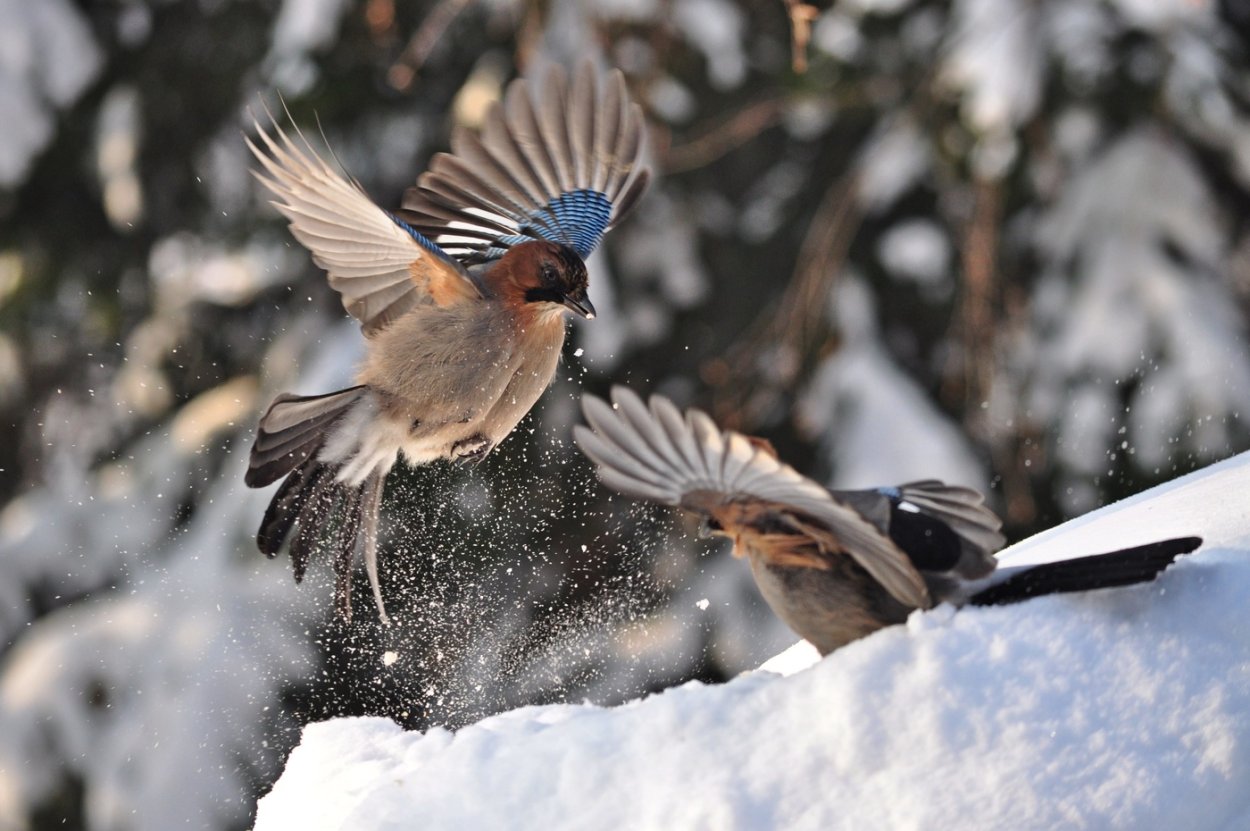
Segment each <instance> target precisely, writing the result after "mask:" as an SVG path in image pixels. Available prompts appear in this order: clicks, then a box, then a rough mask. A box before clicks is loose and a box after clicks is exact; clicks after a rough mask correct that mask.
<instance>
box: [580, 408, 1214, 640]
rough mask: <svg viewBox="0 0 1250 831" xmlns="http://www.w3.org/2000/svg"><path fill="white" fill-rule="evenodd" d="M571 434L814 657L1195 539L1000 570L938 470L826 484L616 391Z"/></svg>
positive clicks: (1098, 577)
mask: <svg viewBox="0 0 1250 831" xmlns="http://www.w3.org/2000/svg"><path fill="white" fill-rule="evenodd" d="M582 409H583V411H584V412H585V415H586V420H587V422H588V423H589V424H590V426H591V427H592V428H594V430H593V432H592V431H591V430H590V429H587V428H586V427H584V426H582V425H577V426H576V427H575V428H574V434H575V436H576V438H577V444H578V446H579V447H580V448H581V449H582V451H583V452H584V453H585V454H586V455H587V456H589V457H590V459H591V460H592V461H594V462H595V463H597V465H598V470H599V478H600V479H601V480H603V483H604V484H605V485H607V486H609V487H611V488H613V489H615V490H619V491H621V492H623V493H627V494H630V495H632V496H635V497H638V498H641V499H647V500H651V501H654V502H662V503H665V504H668V505H677V506H680V507H682V508H685V509H686V510H689V511H694V512H696V513H698V514H701V515H702V516H703V517H704V520H705V523H706V528H707V530H709V531H711V532H712V533H714V534H717V535H720V536H725V537H729V538H730V539H732V540H733V543H734V549H733V552H734V555H735V556H737V557H745V558H746V560H747V561H748V562H749V563H750V565H751V573H752V575H753V576H754V577H755V582H756V584H757V585H758V586H759V589H760V594H762V595H763V597H764V600H765V601H766V602H767V603H768V605H769V606H770V607H772V609H773V611H774V612H775V613H776V614H777V616H778V617H780V618H781V619H782V620H783V621H784V622H785V623H786V625H787V626H789V627H790V628H791V629H793V630H794V631H795V632H796V633H798V635H799V636H800V637H803V638H805V639H807V640H808V641H810V642H811V643H812V645H813V646H815V647H816V649H817V650H818V651H819V652H820V654H821V655H828V654H829V653H830V652H832V651H834V650H835V649H838V648H839V647H841V646H844V645H845V644H847V643H850V642H851V641H854V640H856V639H858V638H862V637H864V636H865V635H869V634H871V633H872V632H875V631H876V630H878V629H881V628H883V627H886V626H891V625H893V624H896V623H902V622H903V621H905V620H906V619H907V616H908V615H909V614H911V612H912V611H913V610H915V609H929V608H931V607H933V606H934V605H936V604H937V603H941V602H947V603H953V604H955V605H957V606H958V605H964V604H966V603H971V604H974V605H988V604H1001V603H1012V602H1016V601H1020V600H1024V599H1027V598H1029V597H1033V596H1036V595H1040V594H1051V593H1055V592H1064V591H1084V590H1088V589H1096V588H1105V587H1110V586H1121V585H1128V584H1130V583H1137V582H1142V581H1146V580H1150V579H1153V578H1154V576H1155V575H1156V574H1158V573H1159V572H1160V571H1162V570H1163V569H1164V568H1166V567H1167V565H1168V564H1169V563H1171V562H1172V561H1173V560H1174V559H1176V557H1177V556H1179V555H1180V554H1184V553H1188V552H1189V551H1192V550H1194V549H1195V548H1197V547H1198V545H1199V544H1201V540H1200V539H1198V538H1196V537H1185V538H1180V539H1174V540H1165V541H1162V542H1158V543H1152V544H1150V545H1145V546H1139V547H1137V548H1131V549H1124V550H1122V551H1116V552H1111V553H1108V554H1097V555H1093V556H1088V557H1081V558H1077V559H1071V560H1063V561H1060V562H1057V563H1048V564H1044V565H1037V566H1032V567H1029V566H1023V567H1017V568H1002V569H996V565H997V561H996V560H995V558H994V552H995V551H997V550H998V549H999V548H1000V547H1001V546H1002V545H1003V542H1004V538H1003V536H1002V534H1000V533H999V528H1000V526H1001V524H1002V523H1001V522H1000V520H999V519H998V517H997V516H995V515H994V513H993V512H992V511H991V510H990V509H989V508H987V507H986V506H985V505H984V504H983V502H984V500H983V498H982V496H981V494H980V493H978V492H976V491H974V490H972V489H970V488H964V487H956V486H951V485H946V484H944V483H942V482H938V481H936V480H927V481H923V482H912V483H909V484H906V485H900V486H898V487H887V488H877V489H873V490H858V491H830V490H827V489H826V488H824V487H822V486H821V485H819V484H817V483H816V482H814V481H812V480H811V479H808V478H807V477H805V476H803V475H801V474H799V473H798V472H797V471H796V470H795V469H794V468H792V467H790V466H789V465H787V464H784V463H782V462H781V461H779V460H778V459H777V455H776V452H775V451H774V450H773V448H772V446H771V445H770V444H769V443H768V442H766V441H763V440H761V439H755V438H751V437H748V436H744V435H742V434H740V433H736V432H733V431H730V430H724V431H722V430H721V429H719V428H718V427H717V426H716V425H715V424H714V423H713V422H712V419H711V418H709V417H708V416H707V415H706V414H704V413H702V412H700V411H699V410H693V409H692V410H687V411H686V413H685V415H684V416H683V415H682V414H681V413H679V412H678V410H677V408H676V407H675V406H674V405H673V404H672V402H670V401H669V400H668V399H667V398H664V397H662V396H658V395H657V396H652V398H651V403H650V407H648V406H647V405H646V404H644V403H643V401H642V399H641V398H639V397H638V396H637V395H635V394H634V393H632V392H630V391H629V390H628V389H626V388H624V387H616V388H614V389H613V391H612V403H611V404H609V403H608V402H606V401H604V400H603V399H600V398H596V397H594V396H592V395H587V396H585V397H584V398H583V399H582Z"/></svg>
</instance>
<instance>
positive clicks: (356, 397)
mask: <svg viewBox="0 0 1250 831" xmlns="http://www.w3.org/2000/svg"><path fill="white" fill-rule="evenodd" d="M365 392H366V388H365V387H363V386H360V387H352V388H350V389H345V390H340V391H338V392H333V393H329V394H328V395H319V396H295V395H288V394H284V395H280V396H278V398H277V399H276V400H275V401H274V402H273V404H272V405H271V406H270V407H269V410H268V411H267V412H266V413H265V415H264V417H262V418H261V421H260V430H259V431H258V434H257V437H256V442H255V444H253V445H252V454H251V459H250V462H249V466H248V471H247V476H246V477H245V480H244V481H246V483H247V484H248V485H249V486H250V487H254V488H256V487H263V486H265V485H268V484H271V483H273V482H276V481H277V480H278V479H280V478H282V477H283V476H285V477H286V480H285V481H284V482H283V483H282V485H281V486H280V487H279V488H278V490H277V492H276V493H275V494H274V496H273V499H272V500H271V501H270V503H269V508H268V509H267V510H266V511H265V516H264V518H263V519H262V520H261V523H260V529H259V530H258V531H257V533H256V545H257V547H258V548H259V549H260V550H261V552H262V553H264V554H265V555H267V556H269V557H273V556H275V555H276V554H277V553H278V552H279V551H280V550H282V546H283V545H284V544H285V543H286V542H287V540H288V539H289V540H290V554H291V565H292V570H293V573H294V576H295V582H297V583H299V582H301V581H302V580H303V579H304V574H305V572H306V571H307V569H308V564H309V562H310V561H311V560H312V557H313V555H314V554H315V553H316V552H317V550H318V549H320V548H324V549H326V550H327V551H330V552H332V560H333V567H334V573H335V578H336V579H335V607H336V609H337V610H338V613H339V615H340V616H341V617H342V618H343V619H344V620H345V621H350V620H351V617H352V606H351V574H352V566H353V565H354V563H355V559H356V552H357V551H358V550H360V549H361V548H363V550H364V559H365V565H366V568H367V570H368V572H369V582H370V585H371V586H372V588H373V596H374V600H375V602H376V603H377V607H378V613H379V616H380V617H381V620H382V622H383V623H389V622H390V621H389V619H388V618H387V615H386V609H385V608H384V607H383V605H382V592H381V588H380V586H379V582H378V569H377V528H378V512H379V510H380V508H381V501H382V500H381V497H382V487H383V483H384V481H385V480H384V474H383V473H381V472H379V471H375V472H373V473H372V474H370V475H369V476H368V477H367V478H366V479H365V481H364V482H362V483H360V484H356V485H353V484H348V483H345V482H342V481H340V480H339V478H338V476H337V474H338V472H339V470H340V467H341V465H340V464H338V463H336V462H333V461H323V460H320V459H318V458H317V455H318V452H319V451H320V450H321V448H322V446H323V444H324V443H325V440H326V436H327V433H328V432H329V431H330V429H331V428H333V427H334V425H336V424H338V423H339V421H340V419H342V418H343V417H344V416H345V415H346V414H347V413H348V412H349V411H350V410H351V408H352V406H353V405H354V404H356V403H357V402H358V401H360V399H361V397H362V396H364V395H365Z"/></svg>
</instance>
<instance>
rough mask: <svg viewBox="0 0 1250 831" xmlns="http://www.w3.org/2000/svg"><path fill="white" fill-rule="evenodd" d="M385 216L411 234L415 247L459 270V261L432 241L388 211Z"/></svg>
mask: <svg viewBox="0 0 1250 831" xmlns="http://www.w3.org/2000/svg"><path fill="white" fill-rule="evenodd" d="M386 215H387V216H389V217H390V218H391V221H392V222H394V223H395V224H396V225H398V226H399V227H400V228H403V229H404V230H405V231H407V232H408V233H409V234H411V235H412V238H413V239H414V240H416V243H417V245H419V246H421V247H422V248H424V249H425V250H426V251H429V252H430V253H431V254H433V255H434V256H436V257H438V258H439V259H440V260H446V261H447V262H449V263H451V264H452V265H454V266H455V267H456V268H457V269H460V268H461V265H460V261H459V260H457V259H456V258H455V257H453V256H451V255H450V254H448V253H447V252H446V251H444V250H443V249H442V248H440V247H439V245H438V243H436V242H434V241H433V240H432V239H430V238H429V237H427V236H425V235H424V234H422V233H421V232H420V231H418V230H417V229H416V228H413V227H412V226H411V225H409V224H408V223H407V222H404V221H403V220H402V219H400V218H399V217H397V216H395V214H393V213H391V212H390V211H387V212H386Z"/></svg>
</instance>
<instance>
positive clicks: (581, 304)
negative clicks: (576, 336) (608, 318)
mask: <svg viewBox="0 0 1250 831" xmlns="http://www.w3.org/2000/svg"><path fill="white" fill-rule="evenodd" d="M564 307H565V308H566V309H568V310H570V311H572V312H576V313H577V314H579V315H581V316H582V317H584V318H586V319H587V320H594V317H595V307H594V306H593V305H591V303H590V298H589V297H587V296H586V290H585V289H582V290H581V291H579V292H578V293H577V294H566V295H564Z"/></svg>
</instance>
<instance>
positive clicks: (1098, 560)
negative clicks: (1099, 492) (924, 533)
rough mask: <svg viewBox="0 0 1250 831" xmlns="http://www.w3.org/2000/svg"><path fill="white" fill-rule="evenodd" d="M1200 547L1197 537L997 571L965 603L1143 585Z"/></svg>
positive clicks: (1016, 600)
mask: <svg viewBox="0 0 1250 831" xmlns="http://www.w3.org/2000/svg"><path fill="white" fill-rule="evenodd" d="M1200 545H1202V538H1201V537H1177V538H1175V539H1170V540H1160V541H1158V542H1152V543H1147V544H1146V545H1138V546H1134V547H1133V548H1123V549H1120V550H1119V551H1111V552H1108V553H1106V554H1093V555H1090V556H1088V557H1076V558H1073V559H1071V560H1060V561H1058V562H1054V563H1044V564H1042V565H1038V566H1021V567H1020V568H1018V569H1001V570H1000V572H999V573H998V574H997V575H995V577H996V578H998V577H999V575H1001V577H1002V579H1001V580H1000V582H996V583H995V584H994V585H992V586H990V587H989V588H987V589H984V590H982V591H981V592H978V593H977V594H975V595H973V596H972V597H971V598H969V599H968V603H970V604H971V605H973V606H1002V605H1006V604H1008V603H1019V602H1020V601H1022V600H1028V599H1029V598H1030V597H1038V596H1040V595H1046V594H1062V593H1065V592H1082V591H1090V590H1092V589H1107V588H1112V587H1115V586H1131V585H1133V584H1134V583H1146V582H1149V581H1151V580H1153V579H1154V578H1155V577H1156V576H1157V575H1158V574H1159V573H1160V572H1162V571H1163V570H1164V569H1165V568H1167V567H1168V566H1169V565H1171V564H1172V563H1173V562H1174V561H1175V560H1176V558H1177V557H1179V556H1181V555H1182V554H1188V553H1189V552H1191V551H1193V550H1195V549H1196V548H1198V546H1200Z"/></svg>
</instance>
